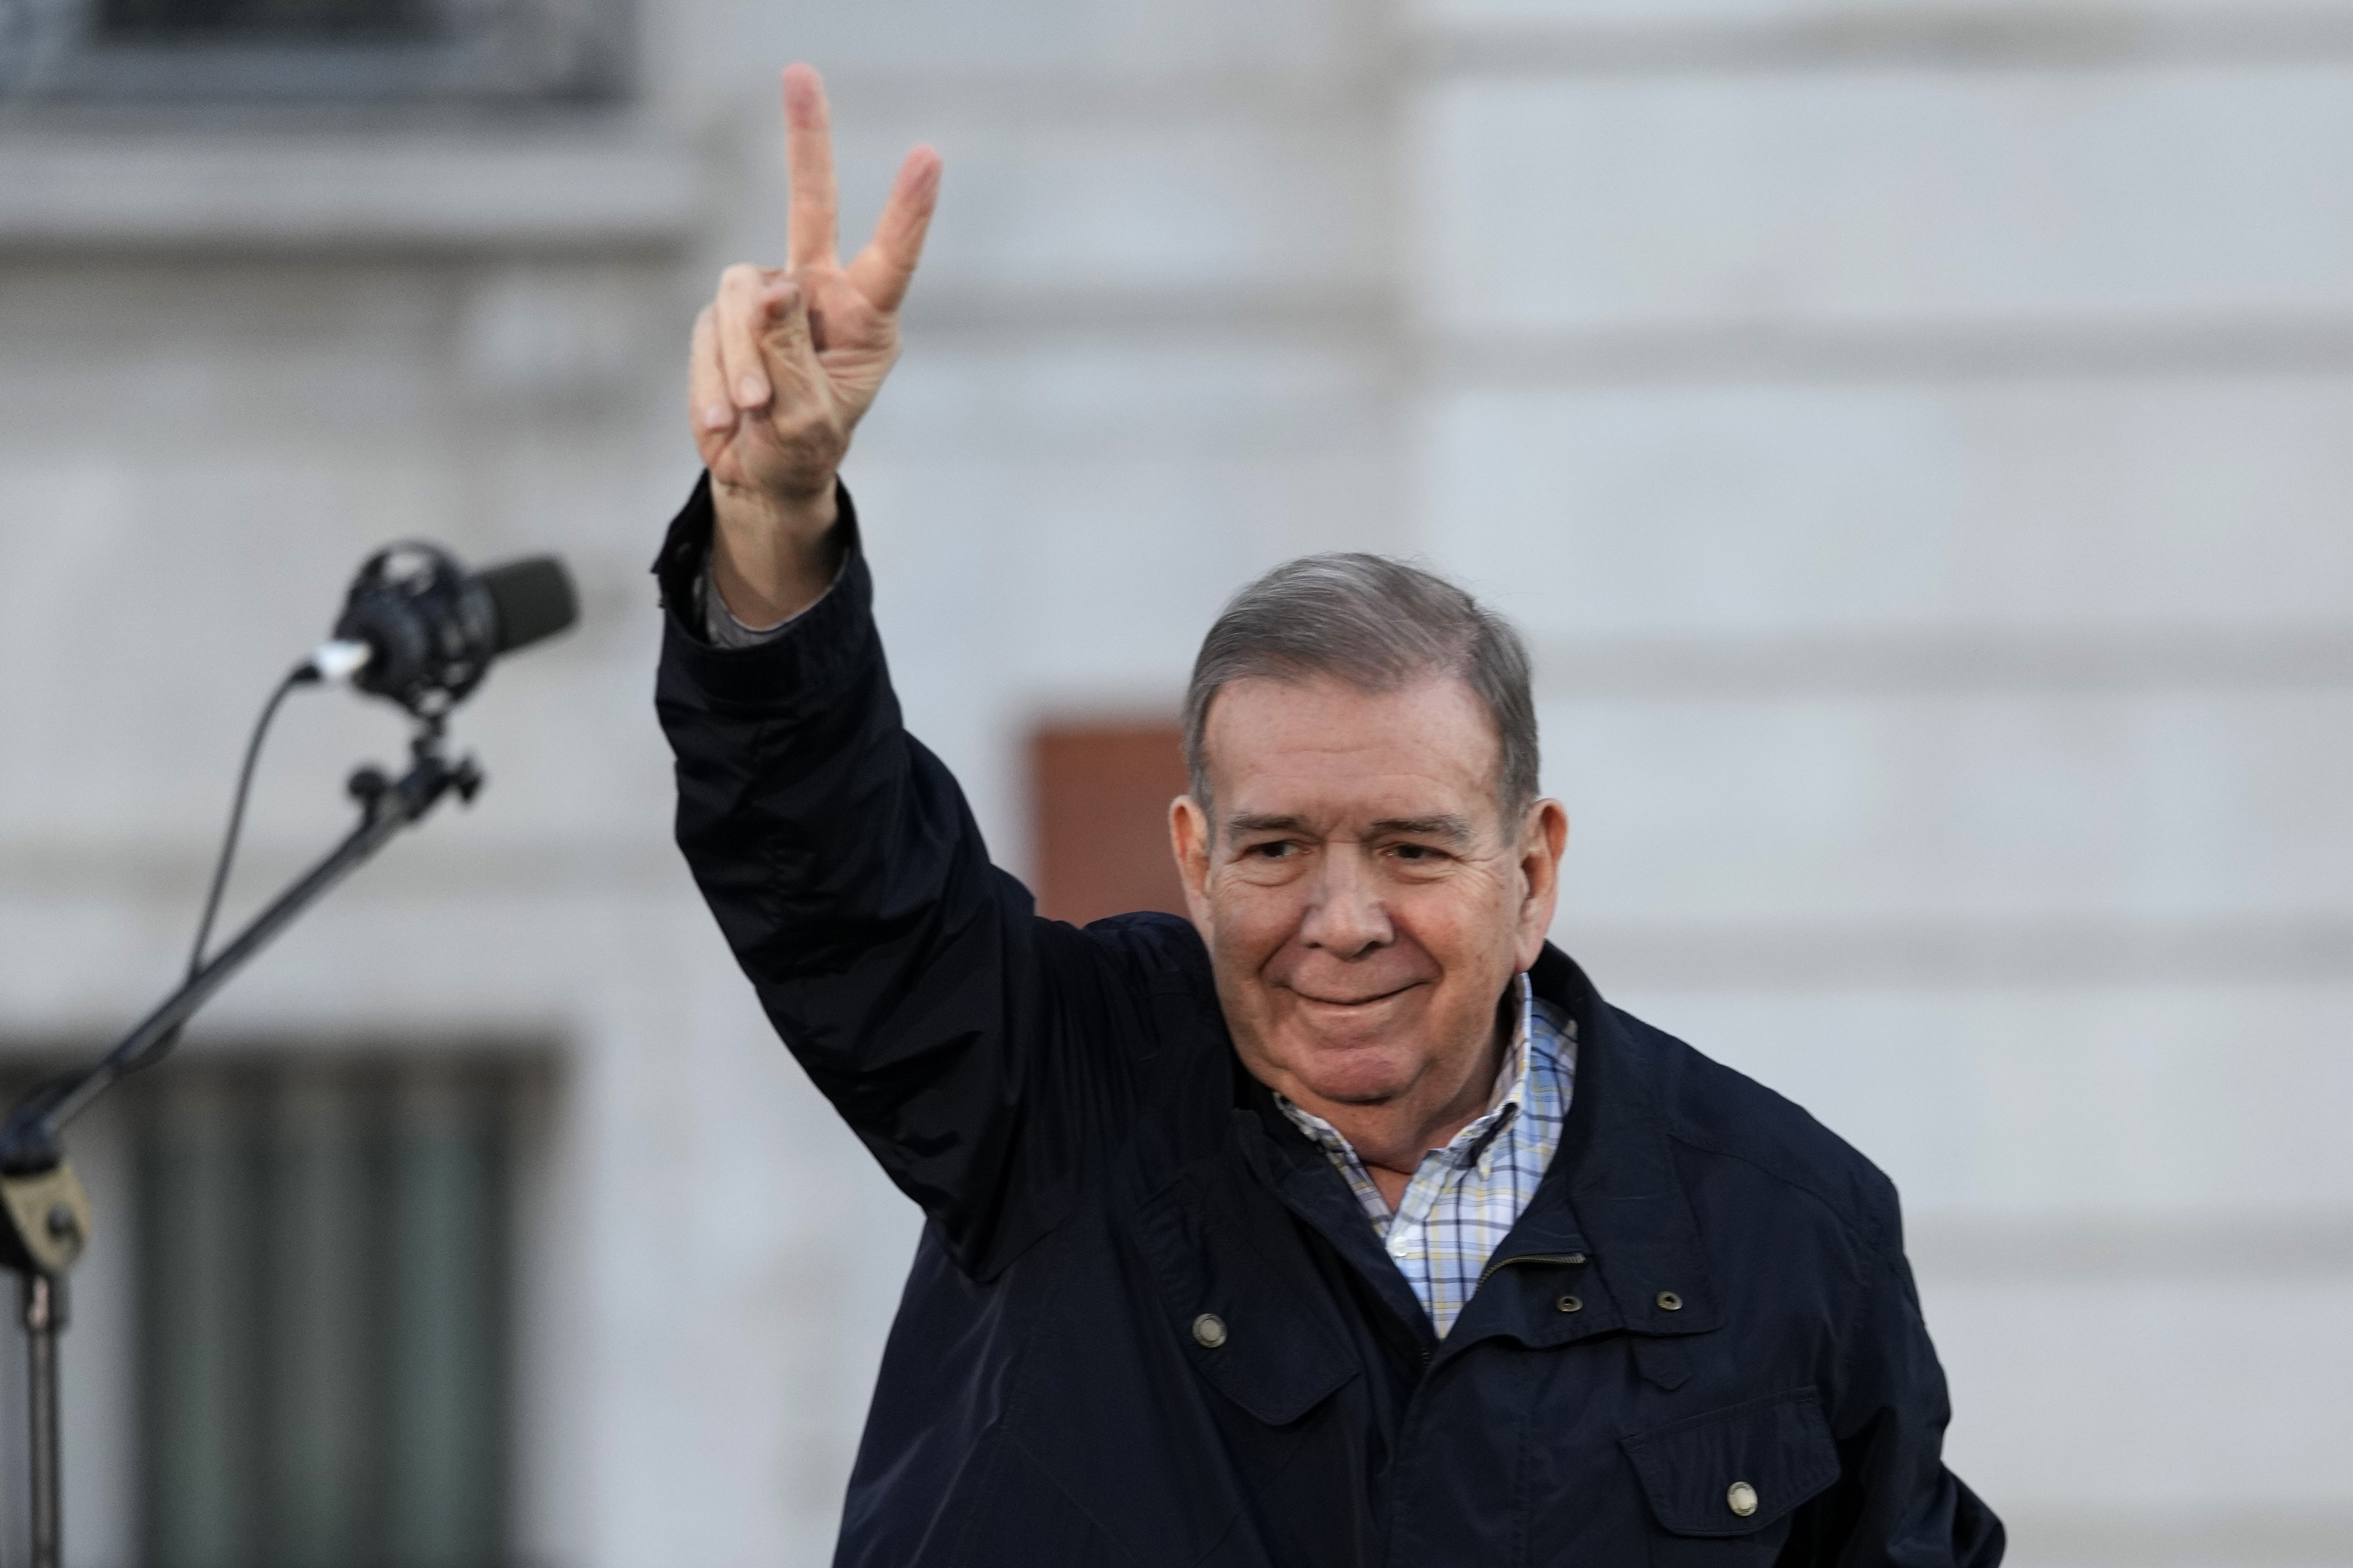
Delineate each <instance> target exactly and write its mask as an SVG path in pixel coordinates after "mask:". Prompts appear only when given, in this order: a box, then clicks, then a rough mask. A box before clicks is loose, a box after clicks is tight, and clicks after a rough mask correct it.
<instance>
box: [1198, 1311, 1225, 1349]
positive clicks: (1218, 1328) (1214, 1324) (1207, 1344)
mask: <svg viewBox="0 0 2353 1568" xmlns="http://www.w3.org/2000/svg"><path fill="white" fill-rule="evenodd" d="M1193 1338H1194V1339H1195V1340H1197V1341H1198V1342H1200V1344H1201V1346H1202V1348H1203V1349H1205V1350H1216V1349H1217V1348H1218V1347H1219V1345H1221V1344H1224V1343H1225V1342H1226V1321H1225V1320H1224V1319H1223V1318H1220V1317H1219V1316H1218V1314H1217V1313H1215V1312H1204V1313H1202V1314H1201V1315H1200V1316H1199V1317H1198V1318H1196V1319H1194V1320H1193Z"/></svg>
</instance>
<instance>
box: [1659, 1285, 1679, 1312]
mask: <svg viewBox="0 0 2353 1568" xmlns="http://www.w3.org/2000/svg"><path fill="white" fill-rule="evenodd" d="M1659 1310H1661V1311H1662V1312H1680V1311H1682V1310H1683V1298H1682V1297H1681V1296H1678V1295H1676V1294H1675V1293H1674V1292H1673V1291H1672V1290H1662V1291H1660V1292H1659Z"/></svg>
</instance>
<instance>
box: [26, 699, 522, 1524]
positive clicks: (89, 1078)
mask: <svg viewBox="0 0 2353 1568" xmlns="http://www.w3.org/2000/svg"><path fill="white" fill-rule="evenodd" d="M441 739H442V721H441V720H440V718H439V717H438V716H434V717H428V718H427V719H426V720H425V721H424V722H423V725H422V726H421V727H420V728H419V730H418V731H417V734H416V735H415V736H414V737H413V738H412V739H411V740H410V742H409V759H410V761H409V769H408V772H407V773H404V774H403V775H401V776H400V777H399V778H397V779H387V778H385V776H384V774H383V773H381V772H379V771H377V770H376V769H375V768H373V767H364V768H361V769H360V770H358V771H357V772H355V773H353V774H352V776H351V779H350V782H349V784H348V786H347V787H348V788H349V789H350V791H351V794H352V796H353V799H355V800H357V801H358V802H359V805H360V822H359V826H356V827H354V828H353V829H352V831H351V834H350V836H349V837H346V838H345V839H344V840H343V842H342V843H341V844H339V845H337V846H336V847H334V849H333V850H332V851H331V852H329V854H328V855H327V856H326V858H324V859H322V860H321V861H320V862H319V863H318V864H317V865H315V866H313V867H312V868H311V869H310V870H308V871H306V872H304V873H303V874H302V876H301V877H300V878H299V879H296V880H295V882H294V883H293V885H292V886H290V887H289V888H288V889H286V890H285V891H284V892H282V893H280V894H279V896H278V897H277V898H276V899H275V900H272V901H271V902H270V904H269V907H268V908H267V909H265V910H262V911H261V912H260V913H259V914H258V915H256V916H254V918H253V920H252V921H251V922H250V923H249V924H248V925H247V926H246V928H245V929H244V930H243V931H239V932H238V933H237V937H236V939H235V940H234V941H232V942H229V944H228V945H227V947H224V948H222V949H221V951H220V952H218V953H217V954H216V955H215V956H214V957H213V958H211V959H210V960H209V961H207V962H206V963H205V964H204V965H203V966H202V967H201V968H199V969H197V970H196V972H195V973H193V974H191V975H189V976H188V978H187V980H186V982H185V984H182V985H181V986H180V988H179V989H178V990H176V991H174V992H173V993H172V994H171V995H169V996H167V997H165V998H164V1001H163V1003H162V1004H161V1005H158V1006H157V1007H156V1009H155V1010H154V1011H153V1012H152V1013H150V1014H148V1015H147V1016H146V1017H145V1019H143V1020H142V1022H141V1023H140V1025H139V1026H138V1027H137V1028H135V1029H132V1031H131V1032H130V1033H129V1034H128V1035H125V1036H124V1037H122V1039H121V1042H120V1043H119V1044H118V1045H116V1046H115V1047H114V1048H113V1049H112V1050H111V1051H109V1052H107V1053H106V1055H105V1056H103V1057H101V1058H99V1060H98V1061H97V1062H95V1063H93V1064H92V1065H90V1067H87V1068H81V1069H79V1070H78V1071H75V1072H71V1073H68V1074H67V1075H65V1076H64V1077H62V1078H58V1079H52V1080H51V1081H50V1082H48V1083H46V1084H44V1085H42V1086H41V1087H40V1088H38V1089H34V1090H33V1091H32V1092H31V1093H30V1094H27V1095H26V1097H25V1098H24V1099H23V1100H19V1101H18V1102H17V1103H16V1107H15V1109H13V1110H10V1111H9V1113H8V1117H7V1120H6V1121H5V1122H0V1210H5V1216H0V1217H5V1225H0V1268H8V1269H12V1270H14V1271H15V1272H16V1274H17V1275H19V1276H20V1277H21V1279H22V1283H23V1291H22V1303H23V1308H24V1322H25V1337H26V1349H27V1360H28V1366H27V1371H28V1373H29V1375H28V1377H27V1379H26V1388H27V1392H28V1394H29V1395H30V1398H29V1401H28V1403H29V1405H30V1406H31V1430H32V1443H31V1459H32V1466H31V1468H32V1483H33V1484H32V1492H33V1497H32V1505H33V1506H32V1524H33V1568H59V1562H58V1556H59V1546H58V1542H59V1536H60V1533H61V1531H60V1529H59V1526H60V1524H61V1518H60V1510H59V1503H60V1498H61V1487H60V1484H59V1482H60V1475H59V1469H58V1333H59V1331H62V1330H63V1329H64V1328H65V1326H66V1275H67V1272H68V1271H69V1270H70V1269H71V1268H73V1266H74V1264H75V1263H76V1262H77V1261H78V1260H79V1258H80V1257H81V1253H82V1248H83V1247H84V1246H85V1244H86V1243H87V1242H88V1240H89V1238H90V1199H89V1198H88V1196H87V1195H85V1194H84V1193H83V1192H82V1187H81V1183H80V1182H79V1181H78V1180H76V1179H75V1176H74V1173H73V1168H72V1167H71V1166H70V1165H69V1164H67V1163H66V1159H65V1150H64V1148H63V1146H62V1145H61V1144H60V1143H59V1142H58V1136H59V1134H60V1133H62V1132H63V1131H64V1130H65V1126H66V1123H67V1122H69V1121H72V1120H73V1119H74V1118H75V1117H76V1116H78V1115H79V1114H80V1113H81V1112H82V1111H83V1110H87V1109H89V1107H90V1102H91V1101H92V1100H96V1099H97V1098H98V1097H99V1096H100V1094H102V1093H104V1092H105V1091H106V1089H108V1087H109V1086H111V1084H113V1083H114V1081H115V1080H116V1079H120V1078H121V1077H123V1076H124V1075H125V1074H127V1073H130V1072H133V1071H135V1070H137V1069H138V1068H142V1067H146V1066H149V1065H151V1064H152V1063H153V1062H154V1061H156V1060H159V1059H161V1058H162V1057H163V1056H164V1053H165V1052H167V1051H169V1050H170V1049H171V1048H172V1046H173V1043H174V1041H175V1040H176V1038H177V1037H178V1035H179V1030H180V1026H182V1025H183V1024H185V1023H186V1022H187V1021H188V1019H189V1018H190V1017H192V1016H194V1015H195V1011H196V1009H197V1008H199V1007H201V1006H203V1005H205V1003H206V1002H207V1001H209V1000H210V999H211V997H212V995H213V993H215V992H216V991H218V990H219V989H220V988H221V987H222V986H223V985H225V984H227V983H228V980H229V977H230V976H231V975H233V974H235V973H237V971H238V970H240V969H242V968H244V967H245V965H246V964H247V963H248V962H250V961H251V960H252V958H253V956H254V955H255V954H256V953H258V952H260V951H261V950H262V949H263V948H264V947H266V946H268V945H269V942H270V941H271V940H272V939H273V938H275V937H276V936H277V935H278V934H279V933H280V931H284V930H285V929H286V928H287V927H288V926H290V925H291V924H292V923H293V922H294V920H295V917H296V916H298V915H300V914H301V912H302V911H303V910H306V909H308V908H309V907H310V906H311V904H312V903H314V902H316V901H317V900H318V899H319V898H320V897H321V896H322V894H324V893H325V892H326V891H327V890H328V889H331V888H332V887H333V886H334V885H335V884H336V883H338V882H340V881H342V880H343V879H344V878H345V877H347V876H349V875H350V874H351V873H352V872H353V870H355V869H356V868H358V867H359V865H360V863H361V862H362V861H364V860H366V859H367V858H369V857H370V856H372V855H374V854H375V852H376V851H377V850H379V849H381V848H383V847H385V844H387V843H389V842H390V841H391V840H392V838H393V837H394V835H396V834H397V833H398V832H399V831H400V830H401V829H402V828H404V827H406V826H409V825H410V824H411V823H415V822H420V821H422V820H423V819H424V817H425V816H426V814H427V812H430V811H431V810H432V809H433V808H434V806H436V805H438V804H439V803H440V801H441V797H442V796H443V795H448V793H449V792H451V791H452V790H454V791H456V792H457V794H458V796H459V799H461V800H464V801H469V802H470V801H471V800H472V799H473V798H474V795H475V793H476V792H477V791H478V790H480V788H481V787H482V772H481V769H480V768H479V767H478V766H476V765H475V763H474V759H473V758H471V757H460V758H459V759H458V760H457V761H456V762H451V761H450V760H449V759H448V758H447V757H445V756H443V755H442V752H441Z"/></svg>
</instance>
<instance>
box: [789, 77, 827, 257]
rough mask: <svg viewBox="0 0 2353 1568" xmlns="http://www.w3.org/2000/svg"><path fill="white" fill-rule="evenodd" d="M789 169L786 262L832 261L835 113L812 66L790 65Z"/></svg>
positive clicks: (822, 82) (821, 80) (823, 85)
mask: <svg viewBox="0 0 2353 1568" xmlns="http://www.w3.org/2000/svg"><path fill="white" fill-rule="evenodd" d="M785 169H786V177H787V178H789V179H790V180H791V181H792V205H791V206H790V207H789V208H788V209H787V211H786V218H785V265H786V266H787V267H789V268H793V269H794V270H795V271H798V270H799V269H800V268H804V267H812V266H815V267H831V266H833V265H835V260H834V213H835V210H836V198H835V195H834V189H833V119H832V115H831V114H830V112H829V111H828V110H827V107H826V101H825V79H824V78H822V77H820V76H818V74H817V69H816V68H815V67H813V66H806V65H798V64H795V65H789V66H786V68H785Z"/></svg>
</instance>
